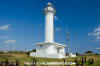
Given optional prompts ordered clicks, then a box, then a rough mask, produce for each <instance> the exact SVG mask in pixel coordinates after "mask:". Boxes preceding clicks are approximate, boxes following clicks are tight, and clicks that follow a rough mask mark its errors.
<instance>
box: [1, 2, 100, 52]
mask: <svg viewBox="0 0 100 66" xmlns="http://www.w3.org/2000/svg"><path fill="white" fill-rule="evenodd" d="M48 2H51V3H52V4H53V6H54V8H55V9H56V15H55V17H54V39H55V42H58V43H62V44H66V31H67V29H68V31H69V38H70V41H69V44H70V45H69V46H70V52H73V53H75V52H80V53H84V52H85V51H87V50H92V51H93V52H95V53H96V52H98V53H100V0H0V49H1V50H13V49H14V48H16V49H17V50H31V49H34V48H35V47H34V46H33V44H35V43H40V42H43V41H44V15H43V14H42V10H43V8H45V6H46V4H47V3H48Z"/></svg>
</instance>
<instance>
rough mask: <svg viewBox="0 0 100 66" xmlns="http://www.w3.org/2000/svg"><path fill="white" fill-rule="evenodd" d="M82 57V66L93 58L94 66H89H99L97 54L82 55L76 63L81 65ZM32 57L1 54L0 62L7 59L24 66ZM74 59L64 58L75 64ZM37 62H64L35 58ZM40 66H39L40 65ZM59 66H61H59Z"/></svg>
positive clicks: (99, 57)
mask: <svg viewBox="0 0 100 66" xmlns="http://www.w3.org/2000/svg"><path fill="white" fill-rule="evenodd" d="M82 57H86V58H87V60H86V61H87V62H86V63H84V66H89V65H88V64H89V63H88V61H89V59H91V58H93V59H94V64H93V65H91V66H100V63H99V62H100V55H99V54H86V55H82V56H78V57H76V58H77V60H78V62H79V63H80V64H81V61H82ZM33 58H34V57H29V56H28V55H27V54H26V52H24V53H18V52H17V53H12V52H9V53H3V54H2V53H1V54H0V62H2V61H6V59H8V61H9V62H16V60H18V62H19V66H24V62H32V61H33ZM76 58H70V57H69V58H65V60H66V62H69V61H71V62H75V59H76ZM36 60H37V62H58V63H59V62H64V59H50V58H36ZM40 66H41V65H40ZM60 66H61V65H60Z"/></svg>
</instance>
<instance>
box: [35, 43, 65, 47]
mask: <svg viewBox="0 0 100 66" xmlns="http://www.w3.org/2000/svg"><path fill="white" fill-rule="evenodd" d="M45 44H53V45H58V46H66V45H64V44H60V43H55V42H52V43H51V42H50V43H49V42H48V43H45V42H42V43H37V44H35V45H45Z"/></svg>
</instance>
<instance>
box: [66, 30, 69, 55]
mask: <svg viewBox="0 0 100 66" xmlns="http://www.w3.org/2000/svg"><path fill="white" fill-rule="evenodd" d="M68 34H69V33H68V31H67V32H66V40H67V53H68V55H69V36H68Z"/></svg>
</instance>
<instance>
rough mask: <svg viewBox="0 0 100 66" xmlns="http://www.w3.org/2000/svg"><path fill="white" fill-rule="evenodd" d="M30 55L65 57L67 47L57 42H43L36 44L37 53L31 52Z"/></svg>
mask: <svg viewBox="0 0 100 66" xmlns="http://www.w3.org/2000/svg"><path fill="white" fill-rule="evenodd" d="M30 56H35V57H45V58H65V49H64V47H63V46H59V45H55V44H41V45H37V46H36V53H35V52H32V53H30Z"/></svg>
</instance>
